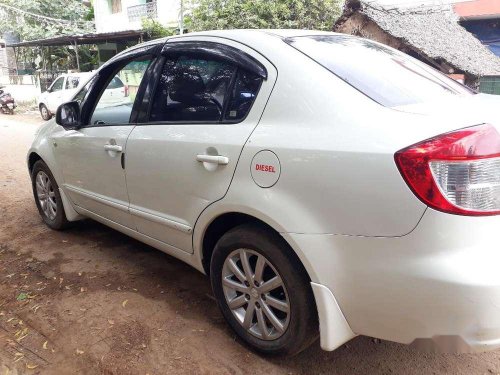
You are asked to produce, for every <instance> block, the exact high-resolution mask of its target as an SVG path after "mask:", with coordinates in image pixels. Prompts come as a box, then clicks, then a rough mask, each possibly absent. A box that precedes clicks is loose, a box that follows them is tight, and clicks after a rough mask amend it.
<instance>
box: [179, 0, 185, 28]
mask: <svg viewBox="0 0 500 375" xmlns="http://www.w3.org/2000/svg"><path fill="white" fill-rule="evenodd" d="M179 34H181V35H182V34H184V0H181V20H180V25H179Z"/></svg>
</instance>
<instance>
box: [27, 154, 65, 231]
mask: <svg viewBox="0 0 500 375" xmlns="http://www.w3.org/2000/svg"><path fill="white" fill-rule="evenodd" d="M31 183H32V187H33V195H34V197H35V202H36V206H37V208H38V212H39V213H40V216H41V217H42V219H43V221H44V222H45V224H47V225H48V226H49V227H50V228H52V229H56V230H61V229H64V228H66V227H67V226H68V221H67V219H66V214H65V212H64V207H63V203H62V200H61V194H60V193H59V186H58V185H57V182H56V180H55V179H54V176H53V175H52V173H51V172H50V169H49V167H48V166H47V164H45V163H44V162H43V161H42V160H38V161H37V162H36V163H35V165H34V166H33V169H32V172H31Z"/></svg>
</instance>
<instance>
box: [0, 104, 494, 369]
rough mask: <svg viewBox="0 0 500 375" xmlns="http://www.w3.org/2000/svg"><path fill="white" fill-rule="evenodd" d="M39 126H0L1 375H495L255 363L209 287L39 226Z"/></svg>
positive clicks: (368, 357)
mask: <svg viewBox="0 0 500 375" xmlns="http://www.w3.org/2000/svg"><path fill="white" fill-rule="evenodd" d="M39 125H40V120H39V118H38V117H37V116H33V115H31V116H28V115H19V114H18V115H15V116H12V117H10V116H5V115H0V374H1V375H4V374H9V375H11V374H25V373H26V374H36V373H38V374H76V373H78V374H109V375H111V374H113V375H126V374H143V375H146V374H150V375H153V374H195V373H196V374H197V373H200V374H215V373H217V374H255V373H266V374H299V373H304V374H316V373H318V374H320V373H321V374H444V373H449V374H496V373H500V351H496V352H491V353H485V354H477V355H438V354H426V353H419V352H416V351H413V350H411V349H409V348H408V347H406V346H404V345H399V344H395V343H390V342H384V341H382V342H380V341H378V340H373V339H370V338H367V337H358V338H356V339H354V340H352V341H351V342H349V343H348V344H347V345H344V346H343V347H341V348H339V349H338V350H336V351H335V352H331V353H329V352H324V351H322V350H321V349H320V347H319V343H316V344H314V345H313V346H312V347H311V348H310V349H308V350H307V351H305V352H303V353H301V354H300V355H298V356H296V357H293V358H288V359H286V358H285V359H284V358H265V357H262V356H258V355H256V354H254V353H252V352H251V351H249V350H248V349H247V348H246V347H245V346H244V345H243V344H241V343H240V342H239V341H238V340H237V339H236V338H235V335H234V334H233V333H232V332H231V331H230V329H229V328H228V326H227V325H226V324H225V322H224V321H223V318H222V316H221V314H220V313H219V311H218V309H217V306H216V304H215V302H214V299H213V296H212V293H211V290H210V285H209V282H208V279H207V278H206V277H205V276H203V275H202V274H200V273H198V272H197V271H195V270H194V269H191V268H190V267H188V266H187V265H185V264H183V263H181V262H180V261H178V260H176V259H174V258H172V257H170V256H168V255H165V254H163V253H161V252H160V251H157V250H155V249H153V248H151V247H149V246H146V245H144V244H142V243H140V242H138V241H135V240H133V239H131V238H129V237H127V236H125V235H122V234H121V233H118V232H116V231H114V230H112V229H109V228H107V227H105V226H103V225H101V224H98V223H96V222H93V221H90V220H87V221H84V222H80V223H78V224H76V225H75V226H74V227H73V228H71V229H69V230H67V231H64V232H55V231H52V230H50V229H48V228H47V227H46V226H45V225H44V224H43V223H42V221H41V220H40V217H39V215H38V212H37V210H36V208H35V204H34V201H33V196H32V193H31V186H30V181H29V177H28V173H27V169H26V164H25V156H26V151H27V149H28V147H29V145H30V143H31V141H32V139H33V135H34V132H35V130H36V129H37V127H38V126H39Z"/></svg>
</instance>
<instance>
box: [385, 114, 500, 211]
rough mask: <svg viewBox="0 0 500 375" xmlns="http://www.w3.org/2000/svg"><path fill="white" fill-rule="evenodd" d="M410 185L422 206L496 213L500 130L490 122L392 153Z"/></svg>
mask: <svg viewBox="0 0 500 375" xmlns="http://www.w3.org/2000/svg"><path fill="white" fill-rule="evenodd" d="M395 160H396V164H397V166H398V168H399V171H400V172H401V174H402V175H403V178H404V179H405V181H406V183H407V184H408V186H409V187H410V188H411V189H412V190H413V192H414V193H415V195H416V196H417V197H418V198H419V199H420V200H421V201H422V202H424V203H425V204H426V205H428V206H430V207H432V208H434V209H436V210H439V211H444V212H448V213H452V214H457V215H471V216H484V215H498V214H500V134H499V133H498V132H497V130H496V129H495V128H494V127H493V126H492V125H488V124H484V125H479V126H473V127H470V128H465V129H461V130H458V131H454V132H451V133H447V134H442V135H439V136H437V137H434V138H431V139H428V140H426V141H423V142H420V143H417V144H415V145H413V146H410V147H407V148H405V149H403V150H401V151H398V152H396V155H395Z"/></svg>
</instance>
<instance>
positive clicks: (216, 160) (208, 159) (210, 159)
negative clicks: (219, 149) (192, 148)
mask: <svg viewBox="0 0 500 375" xmlns="http://www.w3.org/2000/svg"><path fill="white" fill-rule="evenodd" d="M196 160H198V161H199V162H201V163H212V164H218V165H227V164H229V158H228V157H226V156H221V155H196Z"/></svg>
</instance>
